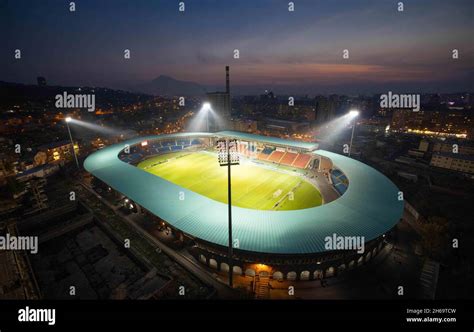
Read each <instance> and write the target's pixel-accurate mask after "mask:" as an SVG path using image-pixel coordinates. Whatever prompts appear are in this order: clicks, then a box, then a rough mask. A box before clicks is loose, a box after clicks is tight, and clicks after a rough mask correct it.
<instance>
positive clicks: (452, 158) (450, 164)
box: [430, 152, 474, 174]
mask: <svg viewBox="0 0 474 332" xmlns="http://www.w3.org/2000/svg"><path fill="white" fill-rule="evenodd" d="M430 165H431V166H435V167H440V168H445V169H449V170H452V171H458V172H463V173H471V174H472V173H474V156H472V155H462V154H457V153H447V152H435V153H433V156H432V157H431V162H430Z"/></svg>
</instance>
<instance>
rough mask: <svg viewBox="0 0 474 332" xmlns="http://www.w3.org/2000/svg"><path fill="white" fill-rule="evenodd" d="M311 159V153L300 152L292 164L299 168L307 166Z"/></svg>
mask: <svg viewBox="0 0 474 332" xmlns="http://www.w3.org/2000/svg"><path fill="white" fill-rule="evenodd" d="M310 160H311V156H310V155H307V154H303V153H299V154H298V156H297V157H296V159H295V161H294V162H293V164H291V166H293V167H298V168H306V167H307V166H308V163H309V161H310Z"/></svg>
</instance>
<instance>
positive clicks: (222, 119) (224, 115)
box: [206, 66, 232, 131]
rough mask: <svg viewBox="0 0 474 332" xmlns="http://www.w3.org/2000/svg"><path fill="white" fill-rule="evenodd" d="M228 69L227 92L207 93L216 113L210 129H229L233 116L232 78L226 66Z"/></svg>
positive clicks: (211, 120) (210, 123)
mask: <svg viewBox="0 0 474 332" xmlns="http://www.w3.org/2000/svg"><path fill="white" fill-rule="evenodd" d="M225 71H226V91H225V92H209V93H207V94H206V99H207V101H208V102H209V103H210V104H211V107H212V110H213V111H214V112H215V113H216V115H217V116H216V117H214V118H212V117H211V118H210V121H209V131H218V130H224V129H228V127H229V125H230V117H231V109H232V107H231V99H230V78H229V66H226V67H225Z"/></svg>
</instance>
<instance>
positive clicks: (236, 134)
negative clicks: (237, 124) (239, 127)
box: [216, 130, 319, 151]
mask: <svg viewBox="0 0 474 332" xmlns="http://www.w3.org/2000/svg"><path fill="white" fill-rule="evenodd" d="M216 135H217V136H224V137H232V138H240V139H245V140H249V141H259V142H263V143H268V144H275V145H283V146H291V147H294V148H298V149H305V150H308V151H313V150H316V149H317V148H318V146H319V145H318V144H317V143H307V142H301V141H293V140H287V139H283V138H278V137H271V136H262V135H255V134H249V133H243V132H240V131H230V130H228V131H219V132H217V133H216Z"/></svg>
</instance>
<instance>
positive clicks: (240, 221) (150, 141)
mask: <svg viewBox="0 0 474 332" xmlns="http://www.w3.org/2000/svg"><path fill="white" fill-rule="evenodd" d="M222 138H233V139H237V140H238V146H239V153H240V154H241V156H242V158H246V159H249V160H251V161H253V162H255V163H257V164H266V165H274V166H280V165H281V166H283V167H285V168H286V169H295V170H299V174H302V176H305V177H306V178H308V179H318V181H319V184H318V186H321V188H319V189H320V191H321V193H322V194H323V200H324V204H323V205H321V206H316V207H312V208H306V209H299V210H285V211H278V210H258V209H247V208H241V207H236V206H234V207H233V208H232V213H233V239H234V241H235V244H234V257H233V260H234V266H233V271H234V273H235V274H242V275H244V274H245V275H248V276H253V275H255V274H260V275H269V276H270V277H273V278H274V279H288V280H300V279H301V280H313V279H321V278H326V277H330V276H334V275H337V274H341V273H343V272H344V271H346V270H349V269H353V268H355V267H357V266H360V265H362V264H365V263H366V262H368V261H369V260H371V259H372V258H373V257H374V256H375V255H377V254H378V253H379V252H380V250H381V249H382V247H383V243H384V237H385V236H386V235H387V234H389V233H390V231H391V230H392V229H393V227H394V226H395V225H396V224H397V223H398V222H399V221H400V218H401V217H402V213H403V199H400V195H399V190H398V188H397V187H396V186H395V185H394V184H393V183H392V182H391V181H390V180H389V179H388V178H386V177H385V176H384V175H382V174H381V173H379V172H378V171H376V170H375V169H373V168H371V167H369V166H367V165H365V164H363V163H361V162H359V161H357V160H354V159H351V158H348V157H345V156H343V155H339V154H336V153H332V152H329V151H324V150H319V149H318V145H317V144H315V143H306V142H300V141H291V140H285V139H280V138H275V137H267V136H259V135H253V134H248V133H241V132H234V131H222V132H217V133H177V134H171V135H159V136H147V137H139V138H134V139H131V140H128V141H125V142H122V143H118V144H115V145H111V146H108V147H106V148H103V149H102V150H99V151H97V152H95V153H93V154H91V155H90V156H89V157H88V158H87V159H86V160H85V162H84V167H85V169H86V170H87V171H88V172H90V173H91V174H92V175H93V176H94V177H96V178H97V179H99V180H100V181H102V182H103V183H105V184H106V185H107V186H109V187H111V188H113V190H115V191H116V192H117V193H118V194H119V195H123V197H126V198H127V199H129V200H131V201H133V202H134V204H135V205H136V206H137V208H138V212H139V213H146V214H148V215H149V216H150V217H151V218H153V219H155V220H156V221H157V222H160V223H164V224H166V227H168V228H169V229H170V230H171V231H172V232H173V233H174V234H175V236H176V238H177V239H179V241H180V242H181V243H182V244H183V245H184V246H188V248H189V252H190V253H191V254H192V255H193V256H194V257H195V258H196V259H197V260H198V261H199V262H201V263H202V264H204V265H206V266H208V267H209V268H211V269H216V270H218V271H228V270H229V266H228V264H227V261H228V260H227V241H228V238H227V236H228V233H227V231H228V229H227V205H226V204H225V203H221V202H218V201H216V200H212V199H210V198H208V197H205V196H203V195H200V194H198V193H196V192H194V191H191V190H189V189H186V188H183V187H180V186H178V185H176V184H174V183H172V182H170V181H167V180H165V179H163V178H160V177H158V176H156V175H153V174H151V173H148V172H146V171H144V170H142V169H139V168H137V167H136V165H137V164H138V163H139V162H140V161H142V160H144V159H146V158H149V157H150V156H155V155H160V154H166V153H171V152H174V151H183V150H188V151H190V152H192V151H200V150H203V149H208V150H209V149H211V150H212V148H213V147H214V146H215V142H216V141H217V140H218V139H222ZM216 163H217V158H216ZM323 187H324V188H323ZM333 236H338V237H345V238H354V237H356V238H359V239H363V241H364V251H363V252H360V251H359V252H358V250H355V249H348V248H345V247H344V248H343V249H342V250H341V248H337V249H336V248H330V249H328V246H327V242H328V241H327V239H328V237H333Z"/></svg>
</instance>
